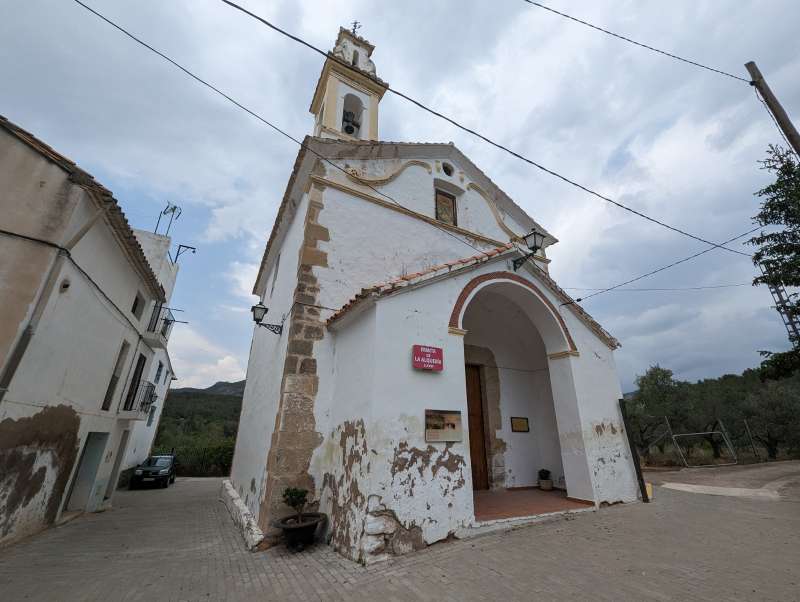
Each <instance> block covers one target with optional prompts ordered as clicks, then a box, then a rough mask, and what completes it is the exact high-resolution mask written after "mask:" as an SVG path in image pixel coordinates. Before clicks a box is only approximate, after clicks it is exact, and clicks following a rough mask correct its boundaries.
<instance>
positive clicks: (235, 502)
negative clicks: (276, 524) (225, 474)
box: [220, 479, 264, 551]
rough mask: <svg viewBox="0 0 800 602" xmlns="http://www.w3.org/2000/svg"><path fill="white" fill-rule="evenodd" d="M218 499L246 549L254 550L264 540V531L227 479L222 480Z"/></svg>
mask: <svg viewBox="0 0 800 602" xmlns="http://www.w3.org/2000/svg"><path fill="white" fill-rule="evenodd" d="M220 500H221V501H222V503H223V504H225V507H226V508H227V509H228V512H229V513H230V515H231V518H232V519H233V522H234V524H235V525H236V527H237V528H238V529H239V531H240V532H241V534H242V537H243V538H244V541H245V544H246V545H247V549H248V550H250V551H254V550H256V549H257V548H258V547H259V544H261V542H262V541H263V540H264V533H263V531H261V529H260V528H259V526H258V523H257V522H256V517H255V516H253V513H252V512H250V510H248V509H247V506H245V504H244V502H243V501H242V498H240V497H239V493H238V492H237V491H236V489H235V488H234V486H233V484H232V483H231V482H230V481H229V480H228V479H225V480H224V481H222V487H221V489H220Z"/></svg>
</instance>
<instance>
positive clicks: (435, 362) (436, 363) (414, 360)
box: [411, 345, 444, 372]
mask: <svg viewBox="0 0 800 602" xmlns="http://www.w3.org/2000/svg"><path fill="white" fill-rule="evenodd" d="M411 365H412V366H413V367H414V368H416V369H417V370H430V371H431V372H441V371H442V369H443V368H444V353H442V349H441V347H430V346H429V345H414V346H413V347H412V348H411Z"/></svg>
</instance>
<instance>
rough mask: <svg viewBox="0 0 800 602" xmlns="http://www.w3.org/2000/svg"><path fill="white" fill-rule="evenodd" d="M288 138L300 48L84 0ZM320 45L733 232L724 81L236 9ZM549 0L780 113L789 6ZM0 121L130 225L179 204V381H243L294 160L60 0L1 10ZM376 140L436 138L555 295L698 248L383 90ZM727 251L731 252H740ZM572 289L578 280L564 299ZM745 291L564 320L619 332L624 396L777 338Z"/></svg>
mask: <svg viewBox="0 0 800 602" xmlns="http://www.w3.org/2000/svg"><path fill="white" fill-rule="evenodd" d="M86 2H87V3H88V4H90V5H91V6H93V7H94V8H96V9H98V10H99V11H101V12H103V13H104V14H106V15H107V16H108V17H109V18H111V19H113V20H115V21H117V22H118V23H119V24H120V25H122V26H124V27H126V28H128V29H129V30H131V31H132V32H134V33H135V34H137V35H139V36H140V37H142V38H143V39H144V40H145V41H147V42H148V43H150V44H152V45H153V46H155V47H156V48H158V49H160V50H162V51H163V52H165V53H166V54H169V55H170V56H172V57H173V58H174V59H175V60H177V61H179V62H181V63H183V64H184V65H186V66H187V67H188V68H190V69H192V70H193V71H195V72H196V73H198V74H199V75H201V76H202V77H204V78H206V79H207V80H209V81H211V82H212V83H214V84H215V85H216V86H218V87H219V88H221V89H223V90H225V91H226V92H227V93H229V94H230V95H231V96H233V97H235V98H236V99H238V100H239V101H240V102H242V103H243V104H245V105H247V106H249V107H251V108H252V109H254V110H255V111H257V112H260V113H261V114H263V115H265V116H266V117H268V118H269V119H272V120H273V121H274V122H275V123H276V124H278V125H280V126H281V127H283V128H285V129H286V130H287V131H289V132H290V133H291V134H293V135H294V136H295V137H302V136H303V135H304V134H306V133H310V130H311V128H312V117H311V115H310V114H309V113H308V105H309V103H310V99H311V95H312V93H313V90H314V86H315V84H316V81H317V76H318V74H319V71H320V69H321V66H322V61H321V58H320V57H319V56H318V55H316V54H315V53H313V52H311V51H309V50H308V49H305V48H303V47H301V46H299V45H297V44H296V43H294V42H292V41H290V40H288V39H286V38H284V37H282V36H280V35H278V34H276V33H275V32H272V31H271V30H268V29H266V28H265V27H263V26H261V25H259V24H258V23H257V22H255V21H253V20H251V19H248V18H247V17H245V16H243V15H241V14H240V13H237V12H235V11H233V10H232V9H230V8H228V7H226V6H225V5H224V4H222V3H221V2H219V0H168V1H165V0H139V1H137V2H122V1H121V0H86ZM242 3H243V4H244V5H245V6H247V7H248V8H249V9H251V10H253V11H254V12H256V13H258V14H260V15H263V16H264V17H266V18H269V19H271V20H273V21H274V22H275V23H276V24H279V25H280V26H282V27H284V28H286V29H288V30H289V31H291V32H294V33H296V34H297V35H299V36H301V37H303V38H305V39H307V40H309V41H310V42H311V43H313V44H315V45H317V46H319V47H322V48H325V49H328V48H331V47H332V45H333V42H334V40H335V37H336V33H337V31H338V27H339V26H340V25H345V24H347V23H349V22H350V21H352V20H353V19H358V20H359V21H361V22H363V23H364V27H363V29H362V30H361V32H360V33H361V34H362V35H363V36H364V37H366V38H368V39H369V40H370V41H371V42H373V43H374V44H375V45H376V50H375V53H374V54H373V60H374V62H375V64H376V66H377V69H378V75H380V76H381V77H382V78H383V79H384V80H386V81H388V82H390V83H391V84H392V86H393V87H396V88H397V89H398V90H401V91H403V92H405V93H407V94H409V95H411V96H414V97H416V98H418V99H420V100H421V101H423V102H425V103H427V104H429V105H431V106H433V107H436V108H437V109H439V110H441V111H442V112H444V113H447V114H449V115H452V116H454V117H457V118H458V119H459V120H460V121H461V122H463V123H464V124H466V125H468V126H470V127H473V128H475V129H478V130H480V131H484V132H486V133H487V134H489V135H490V136H491V137H493V138H494V139H496V140H498V141H500V142H502V143H503V144H505V145H507V146H509V147H511V148H513V149H515V150H517V151H519V152H521V153H523V154H525V155H527V156H529V157H531V158H533V159H535V160H536V161H539V162H540V163H543V164H545V165H547V166H548V167H550V168H552V169H555V170H557V171H560V172H561V173H563V174H565V175H567V176H568V177H570V178H572V179H575V180H577V181H580V182H582V183H585V184H586V185H588V186H590V187H593V188H595V189H597V190H599V191H600V192H602V193H604V194H606V195H608V196H610V197H612V198H615V199H618V200H620V201H621V202H624V203H626V204H628V205H630V206H632V207H635V208H636V209H638V210H640V211H642V212H645V213H647V214H649V215H652V216H654V217H657V218H659V219H662V220H664V221H666V222H669V223H671V224H674V225H676V226H678V227H681V228H683V229H686V230H689V231H691V232H694V233H698V234H700V235H701V236H703V237H704V238H707V239H710V240H715V241H722V240H725V239H727V238H731V237H732V236H735V235H736V234H740V233H742V232H745V231H747V230H748V229H749V228H751V227H752V225H751V217H752V216H753V215H754V214H755V213H756V211H757V200H756V199H755V198H754V197H753V192H754V191H755V190H757V189H758V188H760V187H761V186H763V185H764V184H765V183H766V182H767V181H768V179H767V175H766V174H765V173H764V172H762V171H760V170H759V169H758V165H757V161H758V160H759V159H760V158H762V157H763V156H764V150H765V148H766V147H767V145H768V144H770V143H774V142H777V141H778V134H777V132H776V130H775V126H774V125H773V124H772V122H771V121H770V120H769V117H768V115H767V113H766V112H765V110H764V108H763V107H762V106H761V105H760V103H759V102H758V101H757V100H756V97H755V96H754V94H753V90H752V89H751V88H750V87H749V86H748V85H747V84H745V83H743V82H739V81H736V80H733V79H730V78H726V77H722V76H719V75H716V74H713V73H710V72H707V71H703V70H700V69H697V68H695V67H692V66H690V65H686V64H683V63H680V62H678V61H675V60H672V59H669V58H666V57H663V56H660V55H657V54H654V53H651V52H649V51H647V50H643V49H641V48H638V47H636V46H633V45H630V44H627V43H625V42H621V41H619V40H616V39H613V38H610V37H608V36H605V35H603V34H600V33H598V32H596V31H593V30H590V29H588V28H585V27H583V26H581V25H578V24H576V23H573V22H570V21H567V20H565V19H563V18H561V17H558V16H556V15H553V14H551V13H548V12H546V11H543V10H542V9H539V8H535V7H532V6H530V5H528V4H526V3H524V2H522V0H497V1H496V2H491V3H488V2H477V1H476V2H471V3H470V2H464V1H459V0H438V1H437V2H431V1H430V0H427V1H421V0H413V1H410V0H406V1H404V2H375V1H373V2H366V1H359V0H350V1H348V2H338V1H337V2H334V1H325V2H322V1H320V0H315V1H313V2H312V1H306V2H300V1H297V0H295V1H269V2H268V1H266V0H242ZM549 5H550V6H553V7H554V8H557V9H559V10H562V11H564V12H568V13H571V14H573V15H575V16H578V17H581V18H584V19H586V20H588V21H591V22H593V23H596V24H597V25H600V26H603V27H606V28H608V29H611V30H612V31H616V32H619V33H621V34H625V35H628V36H630V37H632V38H634V39H637V40H641V41H643V42H647V43H649V44H651V45H654V46H657V47H659V48H663V49H665V50H669V51H672V52H675V53H677V54H681V55H683V56H686V57H688V58H692V59H693V60H696V61H699V62H702V63H705V64H708V65H711V66H714V67H718V68H720V69H723V70H725V71H729V72H732V73H735V74H737V75H740V76H742V77H747V75H746V71H745V70H744V67H743V64H744V63H745V62H747V61H748V60H756V61H757V62H758V64H759V66H760V68H761V70H762V72H763V73H764V74H765V76H766V77H767V79H768V80H769V82H770V85H771V86H772V88H773V90H774V91H775V92H776V93H777V94H778V96H779V97H780V99H781V101H782V102H783V104H784V106H785V108H786V109H787V110H788V112H789V114H790V115H792V116H794V118H795V120H797V119H800V78H798V74H800V36H798V35H797V31H796V26H797V23H798V22H800V4H799V3H797V2H794V1H792V0H785V1H778V0H772V1H770V2H763V1H761V2H746V1H743V0H737V1H736V2H733V1H732V0H728V1H723V0H714V1H701V2H697V1H695V0H692V1H690V0H676V1H674V2H670V3H668V4H666V3H656V2H650V3H641V2H634V1H624V0H617V1H614V2H611V1H598V2H592V3H586V2H578V1H576V0H572V1H560V0H558V1H557V0H552V1H551V2H550V3H549ZM3 8H4V10H3V17H2V19H0V49H1V50H2V53H1V56H2V59H1V60H0V81H1V82H2V85H0V114H3V115H5V116H6V117H8V118H9V119H11V120H12V121H14V122H16V123H18V124H19V125H21V126H22V127H24V128H26V129H28V130H30V131H32V132H33V133H35V134H36V135H38V136H39V137H40V138H42V139H43V140H45V141H46V142H47V143H49V144H50V145H51V146H53V147H55V148H56V149H58V150H59V151H61V152H62V153H64V154H66V155H67V156H69V157H70V158H72V159H73V160H75V161H76V162H77V163H78V164H79V165H81V166H82V167H83V168H84V169H86V170H87V171H89V172H90V173H92V174H93V175H94V176H95V177H96V178H97V179H98V180H100V181H101V182H102V183H103V184H105V185H106V186H108V187H109V188H111V189H112V190H113V191H114V192H115V195H116V197H117V198H118V199H119V200H120V201H121V203H122V205H123V208H124V210H125V213H126V214H127V216H128V218H129V220H130V221H131V223H132V225H134V226H135V227H140V228H146V229H152V228H153V226H154V225H155V221H156V219H157V216H158V213H159V211H160V210H161V209H162V208H163V206H164V205H165V202H166V201H168V200H169V201H172V202H176V203H177V204H179V205H180V206H181V207H182V208H183V216H182V217H181V218H180V220H179V221H178V222H177V223H176V224H175V225H174V227H173V234H174V241H175V243H176V244H177V243H184V244H190V245H194V246H197V247H198V251H197V254H196V255H193V256H192V255H188V256H184V257H183V258H181V264H182V267H181V273H180V277H179V281H178V287H177V291H176V293H175V296H174V298H173V303H172V304H173V306H175V307H180V308H183V309H185V311H186V313H185V316H186V318H187V319H188V320H189V321H190V324H189V325H179V326H177V327H176V328H175V330H174V331H173V336H172V343H171V346H170V349H171V354H172V356H173V361H174V364H175V368H176V370H177V373H178V376H179V377H180V381H179V386H206V385H209V384H212V383H213V382H215V381H217V380H234V379H240V378H243V377H244V373H245V368H246V364H247V354H248V350H249V344H250V338H251V331H252V322H251V319H250V315H249V313H248V308H249V306H250V305H251V304H252V302H253V298H252V297H251V296H250V294H249V292H250V290H251V288H252V284H253V280H254V277H255V272H256V267H257V264H258V262H259V261H260V257H261V254H262V251H263V247H264V244H265V242H266V239H267V237H268V235H269V230H270V228H271V225H272V221H273V219H274V216H275V211H276V209H277V205H278V203H279V201H280V198H281V195H282V193H283V190H284V187H285V185H286V180H287V178H288V176H289V173H290V171H291V167H292V164H293V162H294V158H295V156H296V153H297V147H296V146H295V145H294V144H293V143H291V142H289V141H287V140H286V139H285V138H282V137H280V136H279V135H277V134H275V132H273V131H271V130H269V129H268V128H266V127H265V126H263V125H262V124H260V123H259V122H257V121H255V120H254V119H253V118H252V117H250V116H248V115H247V114H245V113H243V112H242V111H240V110H239V109H237V108H235V107H233V106H232V105H230V104H229V103H227V102H226V101H224V100H222V99H221V98H220V97H218V96H216V95H214V94H213V93H212V92H210V91H209V90H207V89H205V88H203V87H201V86H200V85H198V84H197V83H196V82H194V81H192V80H190V79H189V78H187V77H186V76H185V75H183V74H181V73H180V72H179V71H177V70H176V69H175V68H174V67H172V66H170V65H169V64H167V63H165V62H164V61H163V60H162V59H160V58H158V57H157V56H155V55H153V54H152V53H150V52H148V51H146V50H144V49H143V48H141V47H140V46H138V45H136V44H135V43H133V42H132V41H131V40H129V39H127V38H126V37H124V36H123V35H122V34H120V33H119V32H118V31H116V30H114V29H112V28H111V27H110V26H108V25H107V24H105V23H103V22H101V21H99V20H98V19H97V18H96V17H94V16H92V15H91V14H89V13H87V12H86V11H85V10H84V9H82V8H81V7H80V6H78V5H77V4H75V3H74V2H71V1H69V0H60V1H59V2H53V1H52V0H4V1H3ZM380 130H381V138H383V139H385V140H409V141H443V142H447V141H452V142H454V143H455V144H456V145H457V146H458V147H460V148H461V149H462V150H463V151H464V152H465V153H466V154H467V155H468V156H470V157H471V158H472V160H473V161H474V162H475V163H476V164H477V165H478V166H480V167H481V168H482V169H483V170H484V171H485V172H486V173H488V174H490V176H491V177H492V179H493V180H494V181H495V182H496V183H498V184H499V185H500V186H501V187H502V188H503V189H504V190H505V191H506V192H508V193H509V194H510V195H511V196H512V197H513V198H514V199H516V201H517V202H518V203H519V204H520V205H521V206H522V207H523V208H524V209H525V210H526V211H528V213H530V214H531V215H532V216H533V217H534V218H535V219H536V220H537V221H539V222H540V223H542V224H543V225H544V226H545V227H547V228H548V229H549V230H550V231H551V232H553V233H554V234H555V235H556V236H557V237H558V238H559V239H560V242H559V244H558V245H556V246H554V247H551V248H550V249H549V252H550V257H551V258H552V260H553V262H552V264H551V268H552V273H553V275H554V276H555V277H556V279H557V280H558V281H559V282H560V283H561V284H562V285H563V286H565V287H576V288H595V287H605V286H609V285H612V284H616V283H617V282H620V281H623V280H626V279H628V278H630V277H633V276H636V275H638V274H640V273H644V272H647V271H649V270H650V269H653V268H655V267H659V266H661V265H663V264H666V263H669V262H671V261H673V260H676V259H679V258H681V257H684V256H686V255H690V254H692V253H693V252H696V251H699V250H702V249H703V248H704V245H703V244H702V243H698V242H695V241H692V240H690V239H687V238H684V237H681V236H679V235H677V234H675V233H673V232H669V231H667V230H664V229H662V228H659V227H657V226H655V225H653V224H649V223H647V222H645V221H642V220H641V219H640V218H637V217H635V216H632V215H630V214H628V213H626V212H624V211H621V210H619V209H617V208H615V207H613V206H611V205H609V204H607V203H604V202H602V201H600V200H598V199H596V198H593V197H591V196H588V195H586V194H585V193H582V192H580V191H579V190H576V189H574V188H571V187H569V186H567V185H565V184H564V183H562V182H559V181H558V180H555V179H553V178H552V177H551V176H548V175H546V174H544V173H542V172H540V171H537V170H536V169H534V168H532V167H530V166H529V165H526V164H524V163H522V162H520V161H518V160H516V159H514V158H512V157H510V156H508V155H506V154H504V153H502V152H500V151H498V150H496V149H493V148H491V147H489V146H488V145H486V144H484V143H481V142H479V141H477V140H475V139H474V138H472V137H470V136H469V135H468V134H466V133H464V132H461V131H459V130H457V129H455V128H454V127H452V126H450V125H448V124H447V123H445V122H443V121H440V120H437V119H436V118H435V117H433V116H431V115H428V114H426V113H424V112H421V111H420V110H419V109H416V108H414V107H413V106H410V105H409V104H408V103H406V102H404V101H402V100H401V99H398V98H397V97H393V96H392V95H391V94H387V95H386V97H385V98H384V100H383V102H382V106H381V123H380ZM737 248H743V249H746V247H744V246H742V245H738V246H737ZM753 274H754V268H753V266H752V264H751V263H750V260H749V259H748V258H746V257H741V256H737V255H734V254H731V253H726V252H723V251H719V250H715V251H712V252H710V253H707V254H706V255H703V256H702V257H701V258H699V259H698V260H696V261H693V262H691V263H687V264H684V265H681V266H679V267H676V268H674V269H672V270H669V271H667V272H664V273H661V274H658V275H657V276H655V277H652V278H649V279H647V280H643V281H640V282H638V283H637V284H636V285H633V286H637V287H649V288H669V287H692V286H694V287H696V286H711V285H728V284H741V283H746V282H749V281H750V280H751V278H752V276H753ZM570 292H572V293H573V294H575V295H576V296H580V295H581V294H585V293H584V292H583V291H577V290H573V291H570ZM770 304H771V299H770V297H769V294H768V292H767V291H766V290H763V289H760V288H759V289H754V288H752V287H749V286H737V287H729V288H718V289H711V290H700V291H677V292H664V291H661V292H646V291H632V292H612V293H608V294H605V295H600V296H598V297H596V298H594V299H591V300H588V301H587V302H586V303H585V307H586V309H587V310H588V311H589V312H590V313H592V314H593V315H594V316H595V317H596V318H597V319H598V320H599V321H600V322H601V323H603V324H604V326H606V327H607V328H608V329H609V330H610V331H611V332H612V333H613V334H614V335H616V336H617V337H618V338H619V339H620V340H621V342H622V344H623V347H622V349H620V350H619V351H618V354H617V361H618V364H619V369H620V377H621V379H622V383H623V389H624V390H629V389H631V388H632V383H633V380H634V378H635V375H636V374H639V373H641V372H643V371H644V370H645V369H646V368H647V366H648V365H650V364H655V363H660V364H661V365H662V366H666V367H669V368H672V369H673V370H674V371H675V372H676V374H677V376H678V377H680V378H683V379H687V380H695V379H699V378H704V377H711V376H717V375H720V374H723V373H730V372H739V371H741V370H743V369H744V368H747V367H751V366H754V365H756V364H757V363H758V360H759V356H758V353H757V351H758V350H759V349H772V350H780V349H785V348H786V347H787V346H788V344H787V342H786V334H785V332H784V330H783V326H782V324H781V322H780V320H779V317H778V315H777V313H776V312H775V311H774V309H771V307H770Z"/></svg>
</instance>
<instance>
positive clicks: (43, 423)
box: [0, 118, 177, 545]
mask: <svg viewBox="0 0 800 602" xmlns="http://www.w3.org/2000/svg"><path fill="white" fill-rule="evenodd" d="M0 216H2V218H1V219H0V307H2V308H3V312H2V316H0V545H6V544H8V543H11V542H13V541H15V540H18V539H20V538H22V537H25V536H27V535H31V534H33V533H35V532H37V531H39V530H41V529H42V528H45V527H46V526H48V525H50V524H53V523H54V522H57V521H58V520H60V519H61V518H62V517H63V516H65V515H67V514H71V513H75V512H81V511H95V510H99V509H103V508H106V507H108V506H109V505H110V504H111V501H112V498H113V494H114V490H115V489H116V484H117V478H118V475H119V472H120V470H121V469H122V468H123V458H124V455H125V453H126V451H127V450H129V449H130V448H129V447H128V444H129V443H130V441H131V439H132V438H133V439H137V438H138V440H140V441H142V442H144V439H145V435H142V434H137V435H136V436H135V437H132V435H133V434H134V433H137V430H138V428H139V425H140V424H146V421H147V418H148V414H149V411H150V405H151V402H152V401H153V399H154V390H155V388H154V387H153V388H150V387H147V386H146V385H147V383H148V382H149V381H150V380H152V379H153V377H154V374H153V371H154V370H155V367H156V364H157V361H156V360H157V358H158V357H161V358H162V359H164V361H165V362H166V363H168V361H167V360H166V337H164V336H162V333H161V332H159V331H158V329H157V328H151V325H154V326H155V325H157V324H159V323H161V324H163V321H162V322H159V320H158V319H156V320H153V316H154V312H155V314H157V315H156V317H158V315H160V310H158V309H157V308H160V307H161V305H162V304H164V303H165V302H166V301H167V299H168V296H169V294H171V292H172V288H173V286H174V282H175V276H176V274H177V266H174V265H173V264H171V263H169V262H168V261H167V262H163V261H161V260H163V259H164V257H163V256H162V255H159V253H161V252H162V251H164V247H165V245H166V248H168V246H169V239H168V238H165V237H159V236H158V235H151V234H149V233H143V232H139V233H137V232H135V231H134V230H132V229H131V228H130V226H129V225H128V223H127V220H126V219H125V216H124V214H123V213H122V211H121V210H120V208H119V206H118V204H117V202H116V200H115V199H114V198H113V196H112V195H111V193H110V192H109V191H108V190H106V189H105V188H103V187H102V186H101V185H100V184H98V183H97V182H95V181H94V180H93V179H92V178H91V176H89V175H88V174H87V173H86V172H83V171H82V170H80V169H79V168H78V167H77V166H75V164H74V163H72V162H71V161H69V160H68V159H66V158H65V157H63V156H62V155H59V154H58V153H57V152H56V151H54V150H53V149H51V148H50V147H48V146H47V145H45V144H44V143H43V142H41V141H40V140H37V139H36V138H34V137H33V136H32V135H31V134H29V133H28V132H25V131H24V130H22V129H20V128H19V127H17V126H15V125H13V124H11V123H10V122H8V121H7V120H5V119H2V118H0ZM140 240H141V241H143V242H144V244H141V243H140ZM151 258H154V259H155V258H157V259H158V261H154V264H155V266H153V265H151V263H150V259H151ZM166 386H168V385H166ZM164 390H165V389H164ZM148 445H149V444H148Z"/></svg>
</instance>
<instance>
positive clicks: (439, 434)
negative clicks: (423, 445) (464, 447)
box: [425, 410, 464, 441]
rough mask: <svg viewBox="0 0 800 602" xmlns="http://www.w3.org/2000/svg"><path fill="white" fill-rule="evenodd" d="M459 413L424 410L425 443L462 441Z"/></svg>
mask: <svg viewBox="0 0 800 602" xmlns="http://www.w3.org/2000/svg"><path fill="white" fill-rule="evenodd" d="M463 438H464V436H463V433H462V430H461V412H459V411H457V410H425V441H462V440H463Z"/></svg>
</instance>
